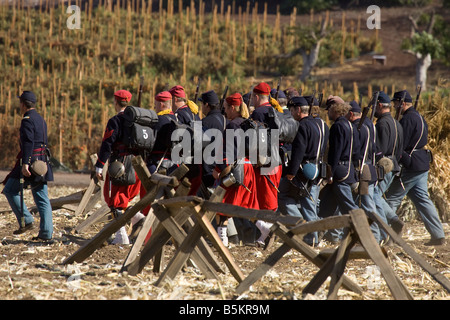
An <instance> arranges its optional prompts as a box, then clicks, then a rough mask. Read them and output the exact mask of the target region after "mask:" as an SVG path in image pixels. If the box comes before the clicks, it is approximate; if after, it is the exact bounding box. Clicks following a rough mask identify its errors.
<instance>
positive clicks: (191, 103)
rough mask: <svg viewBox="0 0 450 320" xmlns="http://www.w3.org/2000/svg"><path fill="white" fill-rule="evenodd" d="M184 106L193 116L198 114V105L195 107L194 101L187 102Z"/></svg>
mask: <svg viewBox="0 0 450 320" xmlns="http://www.w3.org/2000/svg"><path fill="white" fill-rule="evenodd" d="M186 104H187V106H188V107H189V109H191V111H192V113H193V114H198V105H196V104H195V102H194V101H192V100H188V101H187V102H186Z"/></svg>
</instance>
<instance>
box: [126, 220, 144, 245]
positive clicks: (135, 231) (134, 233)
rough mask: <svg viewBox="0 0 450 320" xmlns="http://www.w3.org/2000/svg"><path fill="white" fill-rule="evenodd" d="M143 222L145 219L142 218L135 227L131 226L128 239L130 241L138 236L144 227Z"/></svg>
mask: <svg viewBox="0 0 450 320" xmlns="http://www.w3.org/2000/svg"><path fill="white" fill-rule="evenodd" d="M144 221H145V218H142V219H141V220H139V221H138V222H136V224H135V225H133V227H132V229H131V233H130V235H129V237H128V238H129V239H130V241H131V239H133V240H136V238H137V236H138V235H139V233H140V232H141V230H142V227H143V226H144Z"/></svg>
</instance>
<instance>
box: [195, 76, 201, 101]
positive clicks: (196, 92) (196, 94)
mask: <svg viewBox="0 0 450 320" xmlns="http://www.w3.org/2000/svg"><path fill="white" fill-rule="evenodd" d="M199 88H200V79H198V83H197V89H195V95H194V103H195V104H196V103H197V99H198V90H199Z"/></svg>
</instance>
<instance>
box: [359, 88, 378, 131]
mask: <svg viewBox="0 0 450 320" xmlns="http://www.w3.org/2000/svg"><path fill="white" fill-rule="evenodd" d="M379 95H380V92H379V91H377V92H375V93H374V95H373V97H372V99H371V100H370V102H369V104H368V105H367V107H365V108H364V110H363V112H362V115H361V119H360V120H359V123H358V130H361V127H362V125H363V123H364V121H365V120H366V118H367V114H368V113H369V110H370V106H372V114H371V117H373V115H375V108H376V105H377V102H378V96H379ZM372 119H373V118H372Z"/></svg>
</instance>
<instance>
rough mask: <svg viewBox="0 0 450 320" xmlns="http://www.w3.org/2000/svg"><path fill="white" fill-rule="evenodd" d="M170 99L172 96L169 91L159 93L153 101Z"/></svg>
mask: <svg viewBox="0 0 450 320" xmlns="http://www.w3.org/2000/svg"><path fill="white" fill-rule="evenodd" d="M171 99H172V95H171V94H170V92H169V91H163V92H160V93H158V94H157V95H156V96H155V100H156V101H161V102H164V101H167V100H171Z"/></svg>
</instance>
